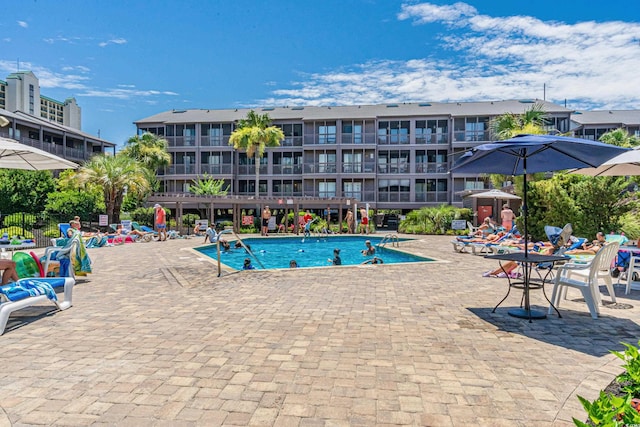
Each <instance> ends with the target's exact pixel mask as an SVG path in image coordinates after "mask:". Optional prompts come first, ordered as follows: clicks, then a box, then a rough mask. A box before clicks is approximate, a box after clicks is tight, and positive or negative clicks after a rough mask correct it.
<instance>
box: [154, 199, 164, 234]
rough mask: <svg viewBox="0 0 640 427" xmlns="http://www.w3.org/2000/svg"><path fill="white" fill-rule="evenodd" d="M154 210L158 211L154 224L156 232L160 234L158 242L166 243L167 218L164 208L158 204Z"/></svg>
mask: <svg viewBox="0 0 640 427" xmlns="http://www.w3.org/2000/svg"><path fill="white" fill-rule="evenodd" d="M153 208H154V209H155V210H156V212H155V215H154V224H155V226H156V227H155V228H156V231H157V232H158V241H159V242H164V241H166V240H167V216H166V213H165V211H164V208H163V207H162V206H160V204H158V203H156V204H155V205H154V206H153Z"/></svg>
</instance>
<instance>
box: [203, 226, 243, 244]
mask: <svg viewBox="0 0 640 427" xmlns="http://www.w3.org/2000/svg"><path fill="white" fill-rule="evenodd" d="M221 231H222V230H220V228H218V227H214V226H210V227H207V231H205V232H204V243H207V239H208V240H209V242H211V243H217V242H218V241H220V244H221V245H222V246H223V247H224V248H225V249H228V248H230V247H231V245H229V242H227V241H226V240H225V239H224V238H223V237H222V233H221ZM238 243H239V242H238Z"/></svg>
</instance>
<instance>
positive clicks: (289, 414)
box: [0, 236, 640, 427]
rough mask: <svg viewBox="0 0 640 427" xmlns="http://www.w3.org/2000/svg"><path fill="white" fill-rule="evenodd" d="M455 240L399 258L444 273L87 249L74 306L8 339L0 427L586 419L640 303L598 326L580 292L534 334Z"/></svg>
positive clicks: (439, 239) (412, 248)
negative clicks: (233, 262) (417, 258)
mask: <svg viewBox="0 0 640 427" xmlns="http://www.w3.org/2000/svg"><path fill="white" fill-rule="evenodd" d="M451 240H452V238H451V237H445V236H418V237H415V240H412V241H408V242H402V243H401V249H402V250H406V251H409V252H412V253H416V254H419V255H424V256H427V257H432V258H436V259H438V260H439V262H432V263H420V264H403V265H382V266H380V265H367V266H355V267H332V268H316V269H297V270H273V271H259V270H255V271H243V272H236V273H228V272H223V275H222V277H217V270H216V268H215V264H214V263H212V262H210V261H209V260H206V259H204V258H203V257H202V256H199V255H197V254H196V253H195V252H194V251H193V249H192V248H194V247H197V246H199V245H200V244H201V241H202V239H200V238H198V239H179V240H170V241H167V242H151V243H135V244H125V245H122V246H117V247H109V248H100V249H90V252H89V253H90V256H91V258H92V259H93V266H94V273H93V274H91V275H90V276H89V277H88V278H87V279H80V280H79V283H78V284H77V285H76V287H75V289H74V295H73V303H74V306H73V307H72V308H70V309H69V310H66V311H63V312H58V311H55V310H54V309H53V305H49V304H42V305H39V306H36V307H31V308H29V309H25V310H21V311H18V312H16V313H14V315H12V317H11V319H10V322H9V325H8V328H7V331H6V332H5V334H4V335H3V336H0V360H1V361H2V362H1V363H2V375H1V376H0V427H4V426H15V427H18V426H31V425H55V426H85V425H94V426H114V425H117V426H129V425H131V426H213V425H225V426H232V425H239V426H245V425H248V426H301V427H302V426H401V425H419V426H492V427H495V426H509V427H513V426H571V425H573V423H572V422H571V418H572V417H573V416H575V417H577V418H579V419H581V420H584V418H585V414H584V411H583V410H582V408H581V406H580V403H579V402H578V400H577V398H576V395H578V394H579V395H582V396H585V397H587V398H589V399H594V398H595V397H596V396H597V394H598V392H599V390H600V389H602V388H604V387H606V386H607V385H608V384H609V383H610V382H611V380H612V379H613V378H614V376H615V375H617V374H618V373H620V372H621V371H622V369H621V368H620V361H619V360H618V359H617V358H616V357H615V356H613V355H612V354H610V353H609V350H612V349H621V348H622V346H621V345H620V342H630V343H634V344H636V343H637V340H638V338H639V337H640V326H639V323H638V322H639V320H640V301H638V299H639V297H640V291H632V292H631V295H629V296H625V295H624V287H622V286H617V287H616V295H617V298H618V304H616V305H607V306H605V307H603V308H602V309H601V317H600V318H599V319H597V320H593V319H591V317H590V315H589V313H588V310H587V307H586V305H585V304H584V303H583V302H579V301H576V299H577V298H578V297H579V294H578V293H571V292H570V293H569V300H568V301H566V302H563V306H562V308H561V313H562V316H563V317H562V318H558V317H557V316H556V315H555V314H554V315H552V316H549V317H548V318H547V319H544V320H536V321H534V322H533V323H528V322H527V321H526V320H523V319H517V318H513V317H511V316H509V315H508V314H507V310H508V308H509V307H514V306H517V305H518V304H519V301H520V295H518V294H516V293H512V294H511V295H510V296H509V298H508V299H507V300H506V301H505V303H504V304H503V305H502V306H501V307H499V308H498V310H497V311H496V313H492V312H491V311H492V309H493V307H494V305H495V304H496V303H497V302H498V301H500V299H502V297H503V296H504V294H505V293H506V289H507V284H506V283H507V282H506V279H498V278H483V277H482V276H481V275H482V272H484V271H487V270H490V269H493V268H495V267H497V262H496V261H491V260H487V259H484V258H483V257H481V256H474V255H472V254H465V253H457V252H454V251H453V246H452V244H451V243H450V242H451ZM328 248H331V246H330V245H328ZM329 256H331V253H330V250H328V253H327V257H329ZM548 290H549V292H550V291H551V289H550V288H548ZM604 298H605V300H606V299H607V297H606V296H605V297H604ZM532 304H533V305H534V306H535V307H539V308H541V309H546V307H547V304H546V301H545V300H544V298H543V296H542V293H541V292H540V291H534V292H532Z"/></svg>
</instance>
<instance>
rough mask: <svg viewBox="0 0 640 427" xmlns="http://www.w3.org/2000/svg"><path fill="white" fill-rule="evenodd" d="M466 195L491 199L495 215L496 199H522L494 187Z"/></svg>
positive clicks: (496, 210)
mask: <svg viewBox="0 0 640 427" xmlns="http://www.w3.org/2000/svg"><path fill="white" fill-rule="evenodd" d="M467 197H471V198H473V199H493V208H494V209H495V211H494V212H493V215H496V216H497V215H498V210H499V206H497V201H498V200H521V199H522V197H520V196H516V195H515V194H511V193H505V192H504V191H501V190H496V189H493V190H489V191H483V192H482V193H474V194H471V195H469V196H467Z"/></svg>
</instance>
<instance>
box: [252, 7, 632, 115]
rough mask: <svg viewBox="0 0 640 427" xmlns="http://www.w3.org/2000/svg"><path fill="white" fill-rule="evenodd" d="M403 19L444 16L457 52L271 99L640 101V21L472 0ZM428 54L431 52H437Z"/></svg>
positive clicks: (311, 83)
mask: <svg viewBox="0 0 640 427" xmlns="http://www.w3.org/2000/svg"><path fill="white" fill-rule="evenodd" d="M398 19H399V20H412V22H413V24H415V25H425V24H429V23H434V22H439V23H442V24H444V25H445V26H446V27H448V28H449V29H450V30H451V31H448V32H443V33H441V34H439V35H438V36H439V37H438V40H439V42H440V44H441V46H440V47H441V48H442V50H444V51H445V52H446V53H447V54H448V55H449V56H448V57H447V56H440V57H435V58H434V57H433V55H434V53H433V52H434V51H435V49H433V47H429V46H427V48H426V49H428V52H425V57H424V58H416V59H413V60H408V61H384V60H381V61H375V62H368V63H365V64H356V65H352V66H351V67H349V69H348V70H346V71H345V70H335V71H331V72H328V73H316V74H310V75H304V76H301V77H302V79H301V81H300V82H295V83H292V86H293V87H292V88H290V89H280V90H276V91H274V92H273V97H272V98H270V99H266V100H262V101H260V102H263V103H265V104H269V105H299V104H306V105H336V104H346V105H350V104H366V103H384V102H402V101H405V102H412V101H413V102H415V101H425V100H427V101H429V100H430V101H462V100H464V101H473V100H487V99H514V98H542V97H543V93H544V92H543V87H544V86H545V85H546V95H547V99H548V100H551V101H555V102H559V103H560V102H564V100H565V99H566V100H568V101H569V106H570V107H574V108H578V107H579V108H586V107H588V108H640V100H639V99H638V97H637V96H636V94H635V92H634V91H633V90H630V87H629V84H630V82H635V81H637V71H636V70H638V69H640V43H639V41H640V24H638V23H634V22H622V21H615V22H613V21H611V22H594V21H588V22H578V23H575V24H568V23H564V22H557V21H542V20H540V19H537V18H535V17H531V16H510V17H492V16H487V15H482V14H480V13H479V12H478V11H477V10H476V9H475V8H474V7H472V6H470V5H468V4H465V3H455V4H453V5H445V6H438V5H435V4H431V3H422V4H414V5H403V6H402V8H401V11H400V13H399V14H398ZM427 54H429V55H430V56H429V57H427Z"/></svg>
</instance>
